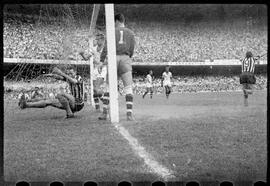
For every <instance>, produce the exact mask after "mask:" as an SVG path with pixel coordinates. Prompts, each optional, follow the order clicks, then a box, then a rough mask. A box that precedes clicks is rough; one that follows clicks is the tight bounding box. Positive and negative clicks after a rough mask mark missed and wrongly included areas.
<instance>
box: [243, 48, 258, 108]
mask: <svg viewBox="0 0 270 186" xmlns="http://www.w3.org/2000/svg"><path fill="white" fill-rule="evenodd" d="M259 58H260V57H259V56H258V57H253V55H252V53H251V52H247V53H246V57H245V58H244V59H242V60H241V65H242V73H241V75H240V84H241V85H242V87H243V93H244V105H245V106H248V95H249V94H252V88H253V85H254V84H255V83H256V78H255V75H254V70H255V63H256V61H257V60H258V59H259Z"/></svg>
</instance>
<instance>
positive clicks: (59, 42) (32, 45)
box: [4, 4, 103, 100]
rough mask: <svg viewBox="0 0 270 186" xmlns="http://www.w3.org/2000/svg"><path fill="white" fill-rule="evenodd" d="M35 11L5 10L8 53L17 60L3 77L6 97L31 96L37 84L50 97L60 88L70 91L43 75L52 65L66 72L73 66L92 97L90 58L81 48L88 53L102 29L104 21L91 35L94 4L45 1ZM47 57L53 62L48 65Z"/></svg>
mask: <svg viewBox="0 0 270 186" xmlns="http://www.w3.org/2000/svg"><path fill="white" fill-rule="evenodd" d="M25 6H27V5H24V7H25ZM37 9H38V11H37ZM35 11H37V13H33V14H31V15H29V14H28V15H26V14H22V13H18V14H16V13H15V14H14V13H10V12H8V11H7V10H6V11H4V52H5V56H8V57H10V58H17V61H18V63H16V64H15V65H14V64H13V65H9V69H8V72H7V73H6V74H5V76H4V87H5V97H6V98H15V99H19V97H20V95H21V94H22V93H25V94H26V95H29V97H31V93H32V92H33V91H34V89H35V88H37V87H38V88H40V91H42V92H43V93H44V95H45V96H46V97H48V98H50V97H55V96H56V94H57V93H59V92H61V91H67V92H68V91H69V89H68V85H67V84H66V83H65V82H61V81H57V80H54V79H52V78H48V77H47V78H45V77H44V74H45V73H50V72H51V71H52V69H53V67H58V68H60V69H61V70H64V71H65V69H67V67H69V66H73V67H75V68H76V70H77V73H78V74H79V75H81V76H82V78H83V79H84V82H85V91H86V92H85V93H87V95H88V96H87V97H88V99H89V97H91V96H92V95H90V91H89V90H90V87H89V86H90V83H89V82H90V80H89V78H90V75H89V72H90V67H89V63H90V60H88V61H83V59H82V57H81V56H80V55H79V51H81V50H83V51H85V52H86V53H87V52H89V50H90V49H89V46H90V42H92V41H93V37H94V36H95V34H97V33H101V32H103V30H102V29H103V23H102V21H101V23H100V24H99V25H97V27H98V28H95V30H94V31H93V34H92V35H90V24H91V17H92V12H93V5H92V4H90V5H89V4H87V5H84V4H72V5H71V4H61V5H56V4H54V5H50V4H46V5H45V4H43V5H38V8H37V7H36V8H35ZM42 60H44V61H42ZM48 60H52V61H51V62H50V63H48V64H46V61H47V62H48ZM5 100H6V99H5Z"/></svg>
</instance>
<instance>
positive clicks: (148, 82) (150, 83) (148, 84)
mask: <svg viewBox="0 0 270 186" xmlns="http://www.w3.org/2000/svg"><path fill="white" fill-rule="evenodd" d="M152 76H153V71H152V70H150V71H149V74H147V76H146V92H145V93H144V94H143V96H142V97H143V98H144V97H145V96H146V95H147V94H148V92H150V98H151V99H152V97H153V77H152Z"/></svg>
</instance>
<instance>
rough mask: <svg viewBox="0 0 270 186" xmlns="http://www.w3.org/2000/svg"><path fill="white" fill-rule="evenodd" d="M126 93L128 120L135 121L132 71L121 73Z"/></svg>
mask: <svg viewBox="0 0 270 186" xmlns="http://www.w3.org/2000/svg"><path fill="white" fill-rule="evenodd" d="M121 79H122V81H123V84H124V90H125V94H126V108H127V120H128V121H133V120H134V117H133V90H132V83H133V81H132V71H128V72H126V73H124V74H122V75H121Z"/></svg>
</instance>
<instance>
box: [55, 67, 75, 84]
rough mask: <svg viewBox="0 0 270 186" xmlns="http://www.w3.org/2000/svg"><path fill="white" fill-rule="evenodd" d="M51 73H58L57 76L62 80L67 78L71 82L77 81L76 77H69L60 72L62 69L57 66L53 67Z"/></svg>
mask: <svg viewBox="0 0 270 186" xmlns="http://www.w3.org/2000/svg"><path fill="white" fill-rule="evenodd" d="M52 73H53V74H56V75H59V76H62V77H63V80H64V81H65V80H68V81H70V82H71V83H74V84H76V83H78V80H77V79H75V78H72V77H70V76H69V75H67V74H65V73H64V72H62V71H61V70H60V69H59V68H57V67H54V68H53V71H52Z"/></svg>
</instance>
